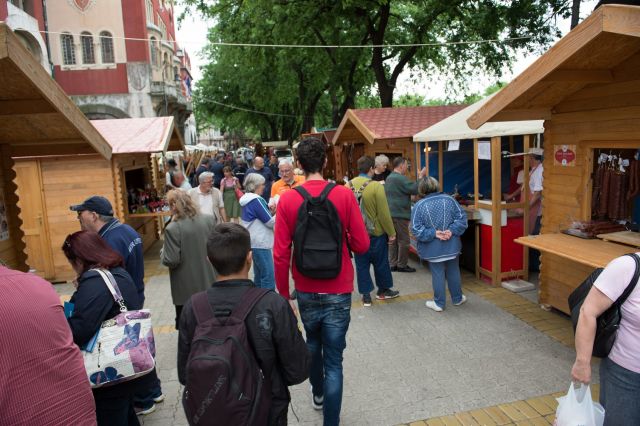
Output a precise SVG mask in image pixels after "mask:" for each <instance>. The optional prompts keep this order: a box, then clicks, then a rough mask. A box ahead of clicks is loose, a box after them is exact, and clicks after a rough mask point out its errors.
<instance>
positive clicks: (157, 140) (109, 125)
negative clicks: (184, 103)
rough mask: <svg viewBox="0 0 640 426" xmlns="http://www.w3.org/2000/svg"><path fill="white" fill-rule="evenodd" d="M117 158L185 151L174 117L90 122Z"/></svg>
mask: <svg viewBox="0 0 640 426" xmlns="http://www.w3.org/2000/svg"><path fill="white" fill-rule="evenodd" d="M91 124H93V126H94V127H95V128H96V129H97V130H98V132H100V134H101V135H102V136H103V137H104V138H105V140H106V141H107V142H108V143H109V145H111V148H112V149H113V153H114V154H139V153H145V152H148V153H152V152H166V151H182V150H183V149H184V141H183V139H182V137H181V136H180V132H179V131H178V129H177V128H176V127H175V126H174V120H173V117H151V118H119V119H115V120H91Z"/></svg>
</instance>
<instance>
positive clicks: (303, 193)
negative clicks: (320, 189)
mask: <svg viewBox="0 0 640 426" xmlns="http://www.w3.org/2000/svg"><path fill="white" fill-rule="evenodd" d="M291 189H293V190H294V191H296V192H297V193H298V194H300V196H302V198H303V199H304V200H305V201H309V200H311V198H312V197H311V194H309V191H307V190H306V189H304V187H303V186H302V185H300V186H296V187H295V188H291Z"/></svg>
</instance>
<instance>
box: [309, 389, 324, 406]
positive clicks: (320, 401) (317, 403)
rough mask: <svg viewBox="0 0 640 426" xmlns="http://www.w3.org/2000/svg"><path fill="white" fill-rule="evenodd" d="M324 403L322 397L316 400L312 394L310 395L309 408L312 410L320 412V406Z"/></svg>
mask: <svg viewBox="0 0 640 426" xmlns="http://www.w3.org/2000/svg"><path fill="white" fill-rule="evenodd" d="M323 403H324V396H321V397H320V398H318V397H317V396H315V395H314V394H313V393H312V394H311V406H312V407H313V409H314V410H322V404H323Z"/></svg>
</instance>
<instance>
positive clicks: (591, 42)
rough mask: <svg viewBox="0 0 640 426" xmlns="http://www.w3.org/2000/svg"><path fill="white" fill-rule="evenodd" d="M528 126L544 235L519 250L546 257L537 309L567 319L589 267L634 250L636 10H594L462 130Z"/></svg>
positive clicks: (638, 213) (638, 114)
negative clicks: (539, 165) (533, 131)
mask: <svg viewBox="0 0 640 426" xmlns="http://www.w3.org/2000/svg"><path fill="white" fill-rule="evenodd" d="M532 119H544V120H545V122H544V128H545V133H544V141H545V142H544V161H543V167H544V173H543V177H544V184H543V187H544V190H543V199H542V230H541V235H537V236H528V237H522V238H518V239H517V242H519V243H521V244H523V245H525V246H529V247H531V248H535V249H537V250H540V252H541V253H542V255H541V271H540V291H539V300H540V303H542V304H544V305H550V306H552V307H554V308H557V309H559V310H561V311H563V312H565V313H568V312H569V310H568V303H567V297H568V296H569V294H570V293H571V291H573V289H575V288H576V287H577V286H578V285H579V284H580V283H581V282H582V281H583V280H584V279H585V278H586V277H587V275H589V273H591V272H592V270H593V269H594V268H596V267H603V266H605V265H607V264H608V263H609V262H610V261H611V260H612V259H614V258H616V257H618V256H621V255H623V254H625V253H631V252H636V251H638V247H640V234H638V232H630V231H637V230H638V223H639V222H640V206H639V201H638V193H639V192H640V186H639V184H640V173H638V171H640V169H639V167H640V164H639V162H638V156H637V152H638V149H639V148H640V7H637V6H622V5H606V6H601V7H599V8H598V9H596V10H595V11H594V12H593V13H592V14H591V16H589V17H588V18H587V19H585V20H584V21H583V22H582V23H581V24H580V25H578V26H577V27H576V28H574V29H573V30H572V31H571V32H569V33H568V34H567V35H566V36H565V37H563V38H562V39H561V40H559V41H558V42H557V43H556V44H555V46H553V47H552V48H551V49H549V51H547V52H546V53H545V54H544V55H543V56H542V57H540V58H539V59H538V60H537V61H536V62H535V63H533V64H532V65H531V66H530V67H529V68H528V69H526V70H525V71H524V72H523V73H522V74H521V75H519V76H518V77H517V78H516V79H514V80H513V81H512V82H511V83H510V84H509V85H508V86H506V87H505V88H503V89H502V90H501V91H500V92H499V93H498V94H496V95H495V97H494V98H492V99H491V100H490V101H489V102H487V103H486V104H485V105H484V106H483V107H482V108H480V109H479V110H478V111H477V112H476V113H475V114H473V115H472V116H471V117H470V118H469V120H468V124H469V126H470V127H471V128H474V129H475V128H479V127H480V126H482V125H483V124H484V123H486V122H488V121H491V122H493V121H504V120H532ZM621 158H622V160H620V159H621ZM616 231H621V232H616ZM568 234H570V235H568Z"/></svg>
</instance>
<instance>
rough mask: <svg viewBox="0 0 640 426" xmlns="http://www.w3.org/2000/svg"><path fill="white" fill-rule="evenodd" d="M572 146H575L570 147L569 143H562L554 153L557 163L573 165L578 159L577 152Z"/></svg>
mask: <svg viewBox="0 0 640 426" xmlns="http://www.w3.org/2000/svg"><path fill="white" fill-rule="evenodd" d="M571 148H573V146H571V147H569V146H568V145H562V146H561V147H559V149H556V152H555V154H554V157H555V160H556V164H560V165H562V166H573V163H574V161H575V159H576V153H575V151H574V150H573V149H571ZM574 149H575V148H574Z"/></svg>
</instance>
